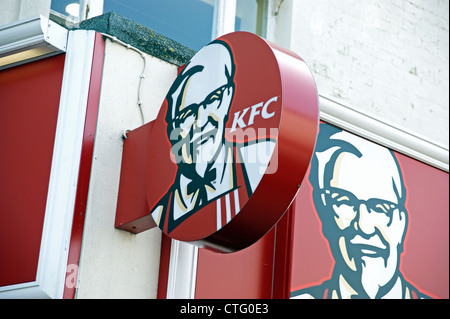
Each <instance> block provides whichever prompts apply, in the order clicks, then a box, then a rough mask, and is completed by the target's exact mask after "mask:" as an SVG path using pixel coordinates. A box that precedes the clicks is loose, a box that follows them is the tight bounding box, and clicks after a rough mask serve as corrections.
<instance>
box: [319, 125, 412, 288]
mask: <svg viewBox="0 0 450 319" xmlns="http://www.w3.org/2000/svg"><path fill="white" fill-rule="evenodd" d="M319 137H320V139H319V142H318V146H317V147H316V153H315V156H314V158H313V162H312V168H311V169H312V173H311V175H310V181H311V184H312V185H313V188H314V191H313V198H314V203H315V206H316V210H317V213H318V214H319V217H320V219H321V221H322V225H323V232H324V235H325V236H326V237H327V239H328V241H329V243H330V248H331V251H332V253H333V257H334V259H335V261H336V265H335V271H336V272H337V273H340V274H342V276H343V278H345V280H346V281H347V283H348V284H350V285H351V286H352V287H353V288H354V289H356V287H361V288H362V289H363V290H364V291H365V292H366V293H367V294H368V295H369V296H375V295H377V294H378V292H379V290H381V289H382V287H386V286H389V284H392V282H395V281H394V280H395V279H396V278H397V276H398V275H399V263H400V254H401V253H402V251H403V241H404V238H405V234H406V229H407V224H408V221H407V220H408V213H407V211H406V208H405V200H406V188H405V186H404V183H403V178H402V174H401V171H400V167H399V165H398V163H397V160H396V158H395V156H394V154H393V153H392V151H390V150H389V149H387V148H384V147H381V146H378V145H376V144H374V143H370V142H368V141H366V140H364V139H362V138H360V137H357V136H355V135H353V134H350V133H347V132H344V131H340V130H337V129H335V128H333V127H331V126H328V125H322V126H321V133H320V135H319Z"/></svg>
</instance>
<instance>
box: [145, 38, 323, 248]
mask: <svg viewBox="0 0 450 319" xmlns="http://www.w3.org/2000/svg"><path fill="white" fill-rule="evenodd" d="M276 52H278V49H275V48H274V47H272V46H271V45H270V44H269V43H268V42H266V41H265V40H263V39H261V38H260V37H258V36H256V35H254V34H251V33H247V32H236V33H232V34H228V35H225V36H223V37H221V38H219V39H217V40H215V41H212V42H211V43H210V44H208V45H207V46H205V47H204V48H203V49H201V50H200V51H199V52H198V53H197V54H196V55H195V56H194V57H193V58H192V59H191V61H190V62H189V63H188V64H187V65H185V66H183V67H182V68H180V70H179V74H178V76H177V78H176V79H175V81H174V82H173V84H172V86H171V87H170V89H169V91H168V93H167V95H166V99H165V101H164V103H163V105H162V107H161V110H160V113H159V115H158V118H157V119H156V121H155V124H154V127H153V128H152V131H151V137H150V142H149V143H150V144H149V150H148V161H147V169H146V170H147V171H146V181H147V182H146V185H147V187H146V188H147V189H146V194H147V203H148V206H149V209H150V213H151V216H152V217H153V219H154V221H155V223H156V224H157V225H158V227H159V228H161V230H162V231H163V232H164V233H166V234H167V235H169V236H170V237H172V238H175V239H178V240H183V241H187V242H194V243H196V244H197V245H199V246H207V247H210V248H211V247H213V248H214V249H219V250H223V247H224V246H227V245H229V244H230V242H228V239H227V240H226V241H227V243H226V244H225V245H224V243H223V242H222V239H220V240H219V239H218V238H216V236H217V235H218V234H219V233H221V234H223V233H224V232H231V233H232V234H233V235H232V236H235V234H234V232H235V231H239V232H242V231H243V230H244V228H245V227H244V228H242V227H243V225H244V224H245V223H248V221H247V219H248V220H249V221H250V220H253V219H255V218H256V220H258V215H259V216H260V217H262V216H264V217H263V218H259V219H260V220H261V223H262V224H261V228H260V229H258V226H257V225H258V221H256V222H255V223H253V225H254V226H255V225H256V227H255V229H257V230H258V231H257V233H253V234H252V233H250V235H249V237H248V238H246V236H245V235H244V236H239V237H242V239H243V240H244V241H243V242H241V243H238V244H237V246H236V243H234V244H230V246H234V247H232V248H230V247H226V248H225V250H228V249H230V250H236V249H239V248H238V247H240V246H242V245H243V246H248V245H249V244H251V243H253V242H254V241H256V240H257V237H258V238H259V237H260V236H262V235H263V234H264V233H265V232H267V231H268V230H270V228H271V227H272V226H273V225H274V223H275V222H276V221H277V220H278V219H279V218H280V217H281V216H282V214H283V213H284V210H285V209H286V208H287V205H288V204H289V202H290V201H291V200H292V198H293V196H295V192H296V191H297V188H298V184H299V183H298V176H297V182H294V183H295V189H294V187H292V190H291V193H289V192H287V193H285V194H290V195H289V199H288V198H286V199H281V198H280V199H279V200H280V203H283V204H282V206H283V208H281V209H280V208H273V209H274V210H275V211H267V212H266V211H260V212H258V210H259V209H260V208H258V206H259V205H264V200H261V199H258V198H261V197H260V196H263V197H264V196H265V195H264V192H267V191H269V188H270V186H261V185H262V184H267V185H268V184H269V183H270V181H269V179H273V180H274V181H275V180H278V179H279V178H280V174H283V176H285V175H286V172H285V170H286V168H284V169H282V170H281V171H280V164H281V162H286V160H282V161H281V162H280V160H281V159H282V158H286V156H284V157H283V156H282V157H281V158H280V157H279V150H280V147H279V145H278V142H279V137H281V136H282V135H283V132H284V135H286V136H287V135H288V134H289V133H288V130H289V129H300V131H299V132H291V134H295V135H296V139H298V141H299V143H303V144H302V145H305V143H304V142H302V138H305V139H307V141H308V142H307V143H306V145H308V147H309V148H308V149H307V150H305V152H306V153H308V152H309V153H310V154H306V157H305V158H307V159H308V162H307V163H302V164H301V165H300V167H302V170H303V169H304V171H305V172H306V168H304V167H303V166H306V167H307V165H308V163H309V158H310V156H311V154H312V149H313V147H314V142H315V136H316V132H317V121H318V110H317V92H316V88H315V84H314V81H313V79H312V76H311V74H310V72H309V70H308V69H306V70H307V71H308V73H306V74H307V75H308V76H307V77H306V80H305V73H304V72H303V73H301V74H302V75H301V76H302V77H303V79H302V80H303V81H306V83H307V85H306V86H305V87H303V88H302V89H300V90H299V89H298V87H301V86H302V83H301V81H300V82H297V83H293V84H292V87H294V86H295V87H296V88H295V90H298V91H299V92H300V93H301V94H304V95H305V96H308V99H307V101H306V102H301V100H299V99H298V97H296V96H295V94H291V95H289V98H287V99H286V98H285V97H284V91H283V89H284V88H283V81H282V77H283V75H282V74H281V72H280V65H282V64H283V63H282V62H280V61H278V60H277V59H278V58H277V56H276ZM278 54H279V55H280V54H285V53H281V51H280V52H279V53H278ZM290 59H292V60H293V61H290V63H292V62H295V63H299V64H301V65H302V66H304V62H303V61H302V60H301V59H299V58H298V59H293V58H292V57H291V56H290ZM294 73H295V72H294ZM299 77H300V76H299ZM293 90H294V89H293V88H291V91H293ZM288 101H290V103H287V102H288ZM302 103H303V104H304V106H303V107H304V108H305V110H307V113H308V116H309V117H310V118H309V119H308V116H307V117H306V118H307V121H306V122H305V125H302V120H299V119H303V120H304V117H302V116H301V115H299V114H297V113H298V110H295V108H296V107H297V108H298V109H300V110H301V109H302V106H301V105H302ZM286 104H288V105H290V106H291V107H292V108H294V110H290V109H289V108H287V109H286ZM294 104H296V105H294ZM305 105H306V106H305ZM311 110H312V112H311ZM300 113H301V111H300ZM283 116H284V117H285V119H284V122H286V123H289V125H288V124H284V125H283V123H284V122H283ZM286 126H287V127H288V128H286ZM301 130H303V132H304V133H305V132H306V133H307V134H306V135H305V134H302V133H301ZM292 146H293V147H294V148H295V145H292ZM281 150H283V151H282V153H281V154H285V153H286V151H287V149H286V148H284V147H281ZM297 151H298V150H297ZM297 151H294V152H291V151H288V152H287V153H286V154H289V156H292V154H295V153H296V152H297ZM300 151H301V150H300ZM294 161H296V162H297V163H299V162H302V161H301V160H299V159H298V158H297V159H294ZM302 174H304V172H303V173H300V175H301V176H300V179H302V178H303V175H302ZM294 175H295V169H294ZM297 175H298V174H297ZM269 176H271V178H269ZM265 180H266V181H265ZM263 181H265V182H263ZM278 189H280V190H282V187H281V188H280V187H278ZM275 193H276V192H275ZM275 193H274V195H276V194H275ZM258 194H259V195H258ZM255 196H256V198H255ZM252 202H253V204H252ZM256 203H258V204H256ZM264 206H265V207H266V208H268V209H270V206H271V205H264ZM280 210H282V211H280ZM254 226H253V227H254ZM238 228H239V230H238ZM231 233H230V234H231ZM220 236H222V235H220ZM227 236H228V235H227ZM230 236H231V235H230ZM231 242H233V240H231Z"/></svg>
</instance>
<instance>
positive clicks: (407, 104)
mask: <svg viewBox="0 0 450 319" xmlns="http://www.w3.org/2000/svg"><path fill="white" fill-rule="evenodd" d="M292 20H293V23H292V30H291V41H290V42H291V49H292V50H294V51H296V52H297V53H298V54H300V56H301V57H302V58H303V59H305V61H306V62H307V63H308V65H309V67H310V68H311V69H312V71H313V73H314V75H315V78H316V81H317V86H318V91H319V94H320V95H323V96H325V97H328V98H330V99H333V100H335V101H336V102H339V103H342V104H345V105H347V106H349V107H352V108H355V109H357V110H360V111H364V112H365V113H367V114H370V115H372V116H374V117H377V118H380V119H382V120H383V121H386V122H388V123H393V124H394V125H396V126H398V127H401V128H404V129H406V130H407V131H411V132H413V133H414V134H417V135H419V136H423V137H425V138H426V139H427V140H429V141H432V142H435V143H438V144H441V145H445V146H446V147H447V148H448V143H449V136H448V133H449V2H448V1H447V0H410V1H407V0H402V1H400V0H396V1H379V0H339V1H332V0H315V1H309V0H292Z"/></svg>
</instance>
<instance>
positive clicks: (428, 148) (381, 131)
mask: <svg viewBox="0 0 450 319" xmlns="http://www.w3.org/2000/svg"><path fill="white" fill-rule="evenodd" d="M319 107H320V118H321V119H322V120H323V121H325V122H327V123H329V124H333V125H336V126H338V127H339V128H342V129H344V130H347V131H349V132H352V133H355V134H357V135H359V136H361V137H364V138H367V139H369V140H371V141H373V142H375V143H378V144H381V145H383V146H385V147H387V148H390V149H392V150H394V151H398V152H400V153H402V154H404V155H407V156H410V157H412V158H415V159H417V160H419V161H422V162H424V163H427V164H429V165H432V166H434V167H436V168H439V169H441V170H444V171H446V172H448V171H449V149H448V146H447V147H445V146H442V145H438V144H436V143H432V142H430V141H427V140H426V139H425V138H424V137H421V136H418V135H417V134H415V133H412V132H408V131H406V130H404V129H400V128H398V127H397V126H395V125H394V124H390V123H387V122H386V121H382V120H380V119H377V118H375V117H373V116H369V115H366V114H363V113H361V112H359V111H357V110H354V109H352V108H350V107H348V106H345V105H343V104H340V103H337V102H335V101H332V100H330V99H328V98H326V97H324V96H320V97H319Z"/></svg>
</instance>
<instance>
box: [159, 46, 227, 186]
mask: <svg viewBox="0 0 450 319" xmlns="http://www.w3.org/2000/svg"><path fill="white" fill-rule="evenodd" d="M211 57H214V58H211ZM234 71H235V66H234V63H233V59H232V56H231V51H230V49H229V47H228V45H227V44H225V43H224V42H221V41H213V42H212V43H210V44H209V45H207V46H206V47H204V48H203V49H202V50H201V51H199V52H198V53H197V54H196V55H195V56H194V57H193V59H192V60H191V61H190V63H189V64H188V65H187V66H186V67H185V68H184V70H183V71H182V72H181V74H180V75H179V76H178V78H177V80H176V81H175V83H174V84H173V86H172V87H171V89H170V91H169V93H168V94H167V101H168V111H167V115H166V122H167V124H168V126H167V134H168V136H169V139H170V142H171V144H172V153H173V155H174V156H175V160H176V162H177V165H178V167H179V169H180V170H181V171H182V172H183V174H184V175H185V176H187V177H189V178H191V179H196V178H204V176H205V174H206V172H207V171H208V169H209V168H210V167H211V165H212V164H213V162H214V160H215V158H216V157H217V155H218V153H219V151H220V149H221V148H222V146H223V144H224V134H225V123H226V122H227V118H228V112H229V109H230V106H231V102H232V100H233V94H234V83H233V77H234Z"/></svg>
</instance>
